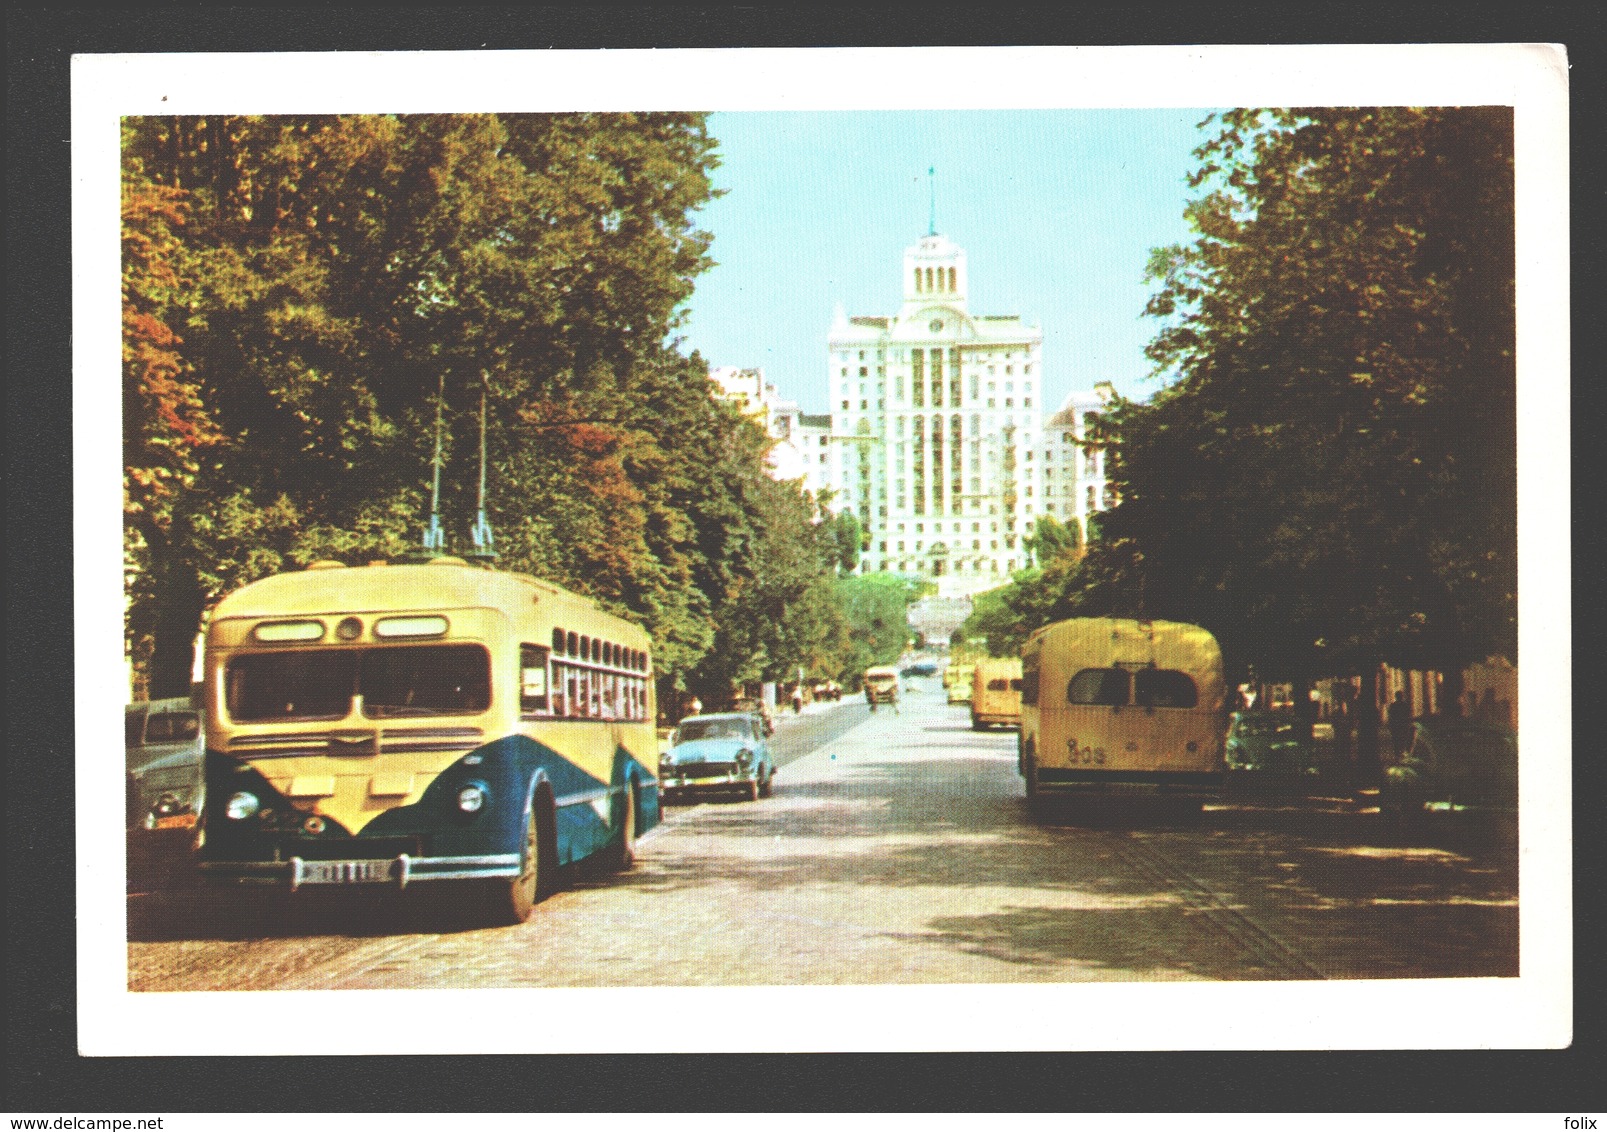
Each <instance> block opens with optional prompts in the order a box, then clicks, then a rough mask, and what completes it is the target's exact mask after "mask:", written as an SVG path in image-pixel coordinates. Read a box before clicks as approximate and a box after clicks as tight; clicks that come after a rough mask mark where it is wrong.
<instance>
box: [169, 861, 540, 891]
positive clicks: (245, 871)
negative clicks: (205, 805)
mask: <svg viewBox="0 0 1607 1132" xmlns="http://www.w3.org/2000/svg"><path fill="white" fill-rule="evenodd" d="M201 875H202V876H203V877H205V878H206V879H207V881H208V882H210V883H214V884H272V885H283V886H285V887H286V888H289V889H290V890H291V891H292V892H294V891H295V890H296V889H298V888H302V887H304V886H307V885H326V884H327V885H344V884H381V885H389V886H391V887H392V888H406V887H407V886H408V885H409V884H415V883H418V882H420V881H427V880H477V879H481V878H486V877H514V876H518V875H519V854H517V853H493V854H489V855H486V856H479V857H413V856H409V855H408V854H406V853H399V854H397V855H396V856H395V857H380V858H353V859H349V860H338V861H325V860H304V859H303V858H301V857H291V858H290V859H289V860H286V861H202V862H201Z"/></svg>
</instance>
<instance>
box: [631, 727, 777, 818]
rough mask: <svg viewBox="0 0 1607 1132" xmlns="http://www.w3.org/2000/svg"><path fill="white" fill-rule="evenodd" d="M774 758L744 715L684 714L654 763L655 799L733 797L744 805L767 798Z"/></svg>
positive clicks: (762, 731)
mask: <svg viewBox="0 0 1607 1132" xmlns="http://www.w3.org/2000/svg"><path fill="white" fill-rule="evenodd" d="M775 777H776V761H775V755H774V754H773V753H772V751H771V749H770V741H769V739H768V738H766V736H765V726H764V720H763V719H761V718H760V717H759V716H757V715H754V714H750V713H747V712H724V713H720V714H715V715H689V716H687V717H686V718H685V719H683V720H681V723H680V726H679V727H677V728H676V729H675V734H673V735H672V736H670V745H669V749H668V750H666V751H665V752H664V754H663V755H662V756H661V757H660V758H659V764H658V788H659V795H660V797H662V798H664V799H666V800H668V801H675V800H676V799H678V798H681V797H685V796H689V795H694V794H716V793H726V794H729V793H736V794H738V795H740V796H741V797H743V798H746V799H748V800H749V801H756V800H757V799H759V798H767V797H769V796H770V789H771V783H772V782H773V781H774V779H775Z"/></svg>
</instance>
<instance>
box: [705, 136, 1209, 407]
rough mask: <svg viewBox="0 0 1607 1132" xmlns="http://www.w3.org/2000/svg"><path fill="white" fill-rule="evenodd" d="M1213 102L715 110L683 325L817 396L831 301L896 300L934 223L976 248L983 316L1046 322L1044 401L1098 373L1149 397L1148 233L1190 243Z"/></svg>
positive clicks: (878, 306) (807, 396)
mask: <svg viewBox="0 0 1607 1132" xmlns="http://www.w3.org/2000/svg"><path fill="white" fill-rule="evenodd" d="M1208 113H1209V110H1208V109H1178V110H1023V111H993V110H989V111H878V112H859V111H853V112H849V111H820V112H782V113H773V112H746V111H742V112H720V113H715V114H713V115H711V116H710V119H709V129H710V132H711V133H712V134H713V135H714V137H715V138H716V139H718V141H719V143H720V144H719V150H720V159H721V166H720V167H719V168H718V169H717V170H715V174H714V180H715V184H716V186H717V187H718V188H720V189H725V190H728V191H727V192H726V195H725V196H723V197H721V198H720V199H718V200H715V201H713V202H712V203H710V204H709V205H708V206H707V207H705V208H704V209H703V210H702V212H701V213H699V218H700V225H701V227H703V228H705V229H706V230H708V231H709V232H711V233H713V235H714V245H713V249H712V254H713V256H714V258H715V260H716V261H718V263H717V266H715V267H714V268H712V269H710V270H709V271H708V272H707V273H705V274H704V275H703V276H702V277H701V278H700V279H699V281H698V283H697V289H696V292H695V294H694V295H693V297H692V299H691V301H690V303H689V309H688V318H687V322H686V324H685V326H684V327H683V328H682V329H681V331H680V333H681V334H682V335H683V336H684V338H685V342H684V346H683V348H684V349H687V350H691V349H694V348H695V349H697V350H699V351H701V352H702V354H703V356H704V357H705V358H706V359H707V360H708V362H709V364H710V365H716V366H718V365H736V366H762V367H763V368H764V370H765V373H766V376H767V377H768V379H769V380H770V381H771V382H773V383H774V384H775V385H776V387H777V389H778V391H779V392H780V393H781V395H782V396H783V397H787V398H789V399H792V400H796V401H798V402H799V403H800V404H801V405H802V406H803V408H804V411H806V412H825V411H826V400H827V398H826V385H825V379H826V365H825V348H826V347H825V341H826V334H827V331H828V329H829V327H830V325H831V316H832V310H833V307H834V305H835V304H836V303H838V302H841V303H842V304H843V306H844V307H845V308H846V309H847V312H848V313H849V314H851V315H856V314H861V315H882V314H893V313H895V312H896V311H897V309H898V304H899V300H900V298H901V296H902V292H901V290H900V271H901V269H902V266H903V252H904V249H905V248H906V247H907V246H909V245H910V244H912V243H914V242H915V240H916V239H918V238H919V237H920V236H921V235H923V234H924V233H925V232H926V230H927V222H928V210H929V196H928V178H927V169H928V167H935V168H936V170H937V174H936V203H937V228H938V231H939V232H941V233H943V234H944V235H946V236H948V237H949V238H950V239H952V240H954V241H955V242H956V243H958V244H959V245H961V246H962V247H963V248H965V250H966V253H967V255H968V257H969V267H970V278H971V295H970V307H971V310H972V312H973V313H976V314H1020V315H1022V316H1024V317H1025V318H1027V319H1028V320H1031V321H1036V322H1038V323H1039V324H1040V325H1041V326H1042V327H1043V333H1044V347H1043V354H1044V384H1045V388H1044V403H1045V404H1046V405H1050V406H1054V405H1058V404H1059V403H1060V401H1061V399H1062V398H1063V397H1064V396H1065V395H1066V394H1067V393H1068V392H1070V391H1071V390H1073V389H1087V388H1090V387H1091V386H1092V385H1093V384H1094V383H1095V382H1096V381H1110V382H1112V383H1114V384H1115V386H1116V388H1117V389H1118V390H1120V391H1121V392H1122V393H1123V394H1124V395H1126V396H1129V397H1135V398H1139V399H1142V398H1145V397H1148V396H1149V395H1150V394H1151V393H1152V392H1153V391H1154V390H1155V389H1156V388H1157V387H1158V382H1157V381H1156V380H1154V379H1152V378H1150V377H1148V374H1149V372H1150V363H1149V360H1148V359H1147V358H1145V357H1144V346H1145V344H1146V343H1147V342H1148V341H1149V339H1150V338H1152V337H1153V336H1154V334H1155V331H1156V329H1157V323H1156V321H1155V320H1154V319H1150V318H1144V317H1141V315H1142V311H1143V308H1144V303H1145V301H1146V299H1147V298H1148V297H1149V295H1150V293H1151V291H1152V290H1153V287H1152V285H1150V284H1146V283H1145V282H1144V265H1145V262H1146V260H1147V258H1148V255H1149V250H1150V249H1151V248H1153V247H1157V246H1160V245H1164V244H1170V243H1178V242H1186V241H1188V240H1189V239H1190V232H1189V230H1188V227H1187V225H1186V224H1185V222H1184V220H1183V208H1184V206H1185V204H1186V203H1187V202H1188V200H1189V199H1190V197H1191V195H1192V192H1191V190H1190V189H1189V188H1188V186H1187V184H1186V182H1185V178H1186V177H1187V175H1188V173H1189V172H1190V171H1191V170H1192V169H1193V168H1194V166H1195V164H1196V162H1195V160H1194V158H1193V156H1192V151H1193V149H1194V148H1195V147H1196V146H1197V145H1199V144H1200V142H1201V141H1203V140H1205V138H1206V136H1207V135H1208V134H1209V133H1210V131H1209V130H1207V131H1200V130H1198V129H1196V124H1197V123H1198V122H1200V121H1201V120H1202V119H1204V118H1205V116H1206V115H1207V114H1208Z"/></svg>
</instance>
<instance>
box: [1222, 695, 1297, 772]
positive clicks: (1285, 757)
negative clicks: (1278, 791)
mask: <svg viewBox="0 0 1607 1132" xmlns="http://www.w3.org/2000/svg"><path fill="white" fill-rule="evenodd" d="M1228 719H1229V722H1228V736H1227V742H1226V744H1225V753H1226V757H1227V764H1228V771H1229V773H1230V774H1232V775H1235V776H1237V775H1256V776H1270V775H1279V776H1296V777H1300V776H1306V775H1315V774H1316V773H1317V752H1316V748H1315V746H1314V745H1313V744H1312V742H1311V733H1310V726H1309V724H1307V723H1306V722H1305V721H1304V720H1302V719H1300V718H1299V717H1298V716H1296V715H1294V714H1293V713H1292V712H1273V711H1236V712H1234V713H1233V714H1232V715H1231V716H1229V717H1228Z"/></svg>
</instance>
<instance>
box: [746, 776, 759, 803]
mask: <svg viewBox="0 0 1607 1132" xmlns="http://www.w3.org/2000/svg"><path fill="white" fill-rule="evenodd" d="M742 798H743V800H744V801H748V802H757V801H758V800H759V780H758V778H750V779H748V781H747V782H744V783H743V784H742Z"/></svg>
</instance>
